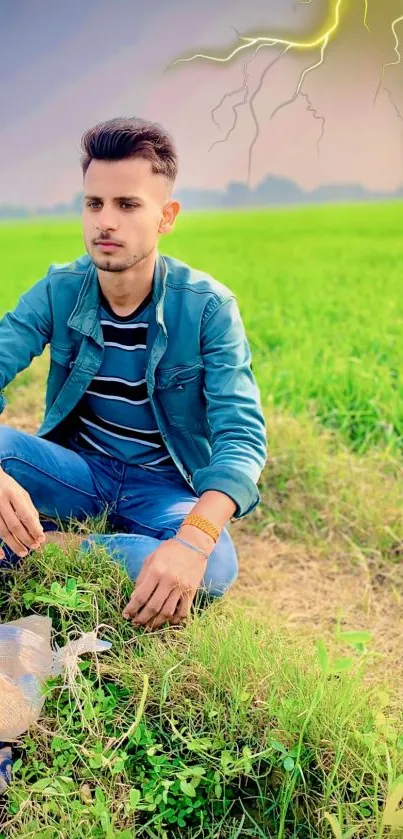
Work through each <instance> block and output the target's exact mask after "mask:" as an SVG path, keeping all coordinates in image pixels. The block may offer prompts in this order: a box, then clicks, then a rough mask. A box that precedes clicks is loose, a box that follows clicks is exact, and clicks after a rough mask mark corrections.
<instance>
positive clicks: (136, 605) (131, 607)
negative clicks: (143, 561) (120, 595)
mask: <svg viewBox="0 0 403 839" xmlns="http://www.w3.org/2000/svg"><path fill="white" fill-rule="evenodd" d="M158 582H159V577H157V575H156V573H155V572H153V571H150V572H149V574H148V575H147V577H146V579H145V580H143V582H142V583H141V584H140V585H137V583H136V588H135V589H134V591H133V594H132V596H131V598H130V600H129V602H128V604H127V606H125V608H124V610H123V612H122V614H123V617H124V618H134V617H135V616H136V615H137V612H138V611H139V610H140V609H142V608H143V606H144V605H145V604H146V603H147V602H148V600H149V599H150V597H151V596H152V594H153V593H154V591H155V589H156V587H157V585H158Z"/></svg>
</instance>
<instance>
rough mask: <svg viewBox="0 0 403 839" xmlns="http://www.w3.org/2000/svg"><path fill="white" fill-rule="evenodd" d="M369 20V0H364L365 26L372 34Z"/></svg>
mask: <svg viewBox="0 0 403 839" xmlns="http://www.w3.org/2000/svg"><path fill="white" fill-rule="evenodd" d="M367 19H368V0H364V26H365V29H367V30H368V32H370V31H371V30H370V28H369V26H368V23H367Z"/></svg>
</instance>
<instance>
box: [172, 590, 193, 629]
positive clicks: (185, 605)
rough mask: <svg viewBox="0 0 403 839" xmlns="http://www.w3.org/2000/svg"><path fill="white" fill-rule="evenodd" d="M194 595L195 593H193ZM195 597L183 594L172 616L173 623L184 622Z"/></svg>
mask: <svg viewBox="0 0 403 839" xmlns="http://www.w3.org/2000/svg"><path fill="white" fill-rule="evenodd" d="M193 597H194V595H193ZM193 597H192V596H191V595H190V594H183V595H182V597H181V599H180V601H179V603H178V607H177V609H176V610H175V612H174V614H173V616H172V624H173V625H175V624H178V623H182V622H183V621H184V620H185V619H186V618H187V616H188V614H189V611H190V607H191V604H192V600H193Z"/></svg>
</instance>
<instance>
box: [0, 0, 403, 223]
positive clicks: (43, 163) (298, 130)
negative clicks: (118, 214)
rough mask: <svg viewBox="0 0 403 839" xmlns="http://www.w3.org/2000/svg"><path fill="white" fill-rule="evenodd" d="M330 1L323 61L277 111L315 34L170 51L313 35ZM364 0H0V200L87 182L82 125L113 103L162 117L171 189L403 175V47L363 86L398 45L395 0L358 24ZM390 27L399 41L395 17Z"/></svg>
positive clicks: (56, 192)
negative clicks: (282, 43)
mask: <svg viewBox="0 0 403 839" xmlns="http://www.w3.org/2000/svg"><path fill="white" fill-rule="evenodd" d="M338 2H339V3H340V11H341V16H340V17H341V19H340V25H339V27H338V28H337V31H336V32H335V33H334V34H333V36H332V37H331V38H330V39H329V43H328V45H327V48H326V51H325V54H324V60H323V65H322V66H319V67H317V68H316V69H315V70H313V71H312V72H310V73H308V74H307V75H306V77H305V79H304V83H303V86H302V88H301V92H302V93H303V94H304V96H302V95H300V96H298V97H297V98H296V99H295V101H293V102H291V103H290V104H289V105H288V106H287V107H284V108H281V109H280V110H278V111H277V112H276V113H275V114H274V115H273V112H274V111H275V110H276V108H278V106H279V105H280V104H281V103H283V102H286V101H287V100H289V99H292V97H293V94H294V91H295V89H296V86H297V84H298V81H299V78H300V75H301V73H302V72H303V70H304V68H307V67H309V65H312V64H315V63H317V62H319V60H320V46H317V47H315V48H311V49H303V50H299V51H297V50H295V49H294V50H289V51H288V52H287V54H285V55H283V56H281V51H282V49H284V47H279V46H276V45H272V46H270V47H269V46H268V45H267V44H265V45H264V46H263V47H261V48H260V49H259V51H258V52H257V53H256V54H255V55H254V49H256V47H255V48H253V47H248V49H244V50H242V51H241V52H240V53H238V54H237V55H236V56H235V57H234V58H233V59H232V60H231V61H229V62H217V61H208V60H203V59H198V60H194V61H186V62H185V61H181V62H179V63H176V64H174V62H175V61H177V60H178V59H180V58H184V57H190V56H192V55H194V54H196V53H205V54H209V55H211V56H215V57H216V58H217V57H225V56H226V55H228V54H229V53H230V52H231V51H232V50H233V49H235V48H236V47H237V46H239V45H241V44H244V45H246V41H241V40H239V35H242V36H244V37H246V36H249V37H252V36H253V37H259V36H261V37H265V38H268V37H272V38H273V37H274V38H282V39H285V40H293V41H294V40H295V41H302V42H305V43H306V42H310V41H312V40H313V39H315V37H317V36H318V34H320V33H322V32H324V31H325V29H326V28H329V26H330V25H331V24H332V22H333V20H334V19H335V6H336V3H338ZM364 10H365V0H332V2H321V0H304V2H302V0H300V2H298V0H245V2H241V0H204V3H203V4H202V3H200V0H170V2H169V3H168V2H167V0H152V2H139V0H114V3H113V4H112V3H111V2H110V0H96V2H95V0H86V3H85V4H83V3H82V0H69V3H68V4H67V3H66V4H58V3H55V2H54V0H36V3H33V2H32V0H14V2H13V3H10V2H9V0H0V12H1V33H0V73H1V79H2V82H3V83H2V86H1V87H0V149H1V155H0V205H1V204H6V203H7V204H12V205H24V206H27V207H32V208H33V207H37V206H42V207H46V206H51V205H53V204H54V203H57V202H64V201H67V202H68V201H70V200H71V199H72V198H73V197H74V196H75V195H76V194H77V192H79V191H80V190H81V188H82V177H81V171H80V165H79V155H80V140H81V136H82V134H83V133H84V131H85V130H86V129H87V128H89V127H90V126H91V125H93V124H95V123H96V122H98V121H100V120H104V119H109V118H111V117H115V116H140V117H144V118H145V119H150V120H153V121H156V122H159V123H160V124H162V125H163V126H164V127H165V128H166V129H168V131H169V132H170V133H171V134H172V137H173V139H174V141H175V143H176V146H177V149H178V154H179V176H178V180H177V185H176V186H177V189H181V188H185V187H192V188H207V189H223V188H225V186H226V185H227V184H228V183H229V182H230V181H244V182H248V183H249V184H250V186H251V187H254V186H256V185H257V184H258V183H259V182H260V181H261V180H263V178H264V177H266V176H267V175H269V174H272V175H276V176H280V177H287V178H291V179H293V180H294V181H296V182H297V183H298V184H299V185H300V186H301V187H303V188H305V189H313V188H314V187H316V186H319V185H320V184H324V183H340V182H348V183H358V184H362V185H364V186H366V187H367V188H369V189H377V190H378V189H380V190H385V191H388V190H394V189H395V188H397V187H399V186H401V185H402V184H403V83H402V82H403V62H402V64H401V65H400V66H399V65H398V64H396V65H394V66H390V67H387V68H385V75H384V80H383V82H384V84H383V86H382V87H381V89H380V91H379V95H378V97H377V99H376V101H375V102H374V97H375V93H376V90H377V88H378V84H379V81H380V79H381V73H382V66H383V65H384V64H385V63H388V62H395V61H396V62H397V60H398V58H397V53H396V52H395V39H394V36H393V32H392V30H391V22H392V21H393V20H394V19H395V18H396V17H398V16H400V15H403V0H382V2H381V0H372V2H371V0H368V15H367V20H366V22H367V26H368V29H369V31H368V29H367V28H366V27H365V26H364ZM396 33H397V35H398V36H399V35H400V37H401V40H402V44H403V20H402V21H401V22H400V23H398V24H397V25H396ZM276 58H277V59H278V60H277V61H276V63H275V64H273V66H272V67H271V69H267V66H268V64H269V62H273V61H274V59H276ZM245 64H246V67H245ZM245 70H246V72H247V74H248V75H247V90H246V89H245V88H243V87H242V85H243V83H244V75H245ZM265 70H266V73H265V75H264V78H263V79H262V78H261V77H262V74H263V73H264V72H265ZM231 91H232V92H233V93H232V95H229V94H231ZM234 91H235V93H234ZM245 93H248V97H247V100H248V101H246V102H245V103H244V104H243V105H241V104H240V103H241V102H242V100H243V98H244V97H245ZM251 97H252V102H251V101H250V98H251ZM220 102H221V103H222V104H221V105H220ZM237 103H239V107H238V108H237V109H235V110H234V106H235V105H236V104H237ZM251 105H252V108H251ZM218 106H219V107H218ZM212 112H213V114H212ZM235 115H236V125H235V128H234V130H233V131H230V129H231V126H232V125H233V122H234V117H235ZM213 117H214V119H213ZM322 118H323V120H322ZM256 124H257V125H258V136H257V138H256V140H255V141H254V137H255V134H256ZM323 126H324V134H323V137H322V139H321V141H320V143H319V147H318V140H319V137H320V135H321V132H322V127H323ZM229 132H230V134H229V136H228V139H227V140H225V138H226V135H227V134H228V133H229ZM252 143H253V152H252V156H251V158H250V146H251V144H252Z"/></svg>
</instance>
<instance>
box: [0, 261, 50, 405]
mask: <svg viewBox="0 0 403 839" xmlns="http://www.w3.org/2000/svg"><path fill="white" fill-rule="evenodd" d="M48 289H49V281H48V277H47V276H46V277H44V278H43V279H41V280H39V281H38V282H37V283H35V285H34V286H32V288H30V289H29V291H27V292H26V293H25V294H23V295H22V297H20V299H19V301H18V303H17V306H16V308H15V309H14V310H13V311H11V312H7V314H6V315H4V317H3V318H2V319H1V320H0V413H2V411H3V410H4V407H5V405H6V399H5V397H4V395H3V394H2V393H1V391H3V390H4V388H5V387H6V386H7V385H8V384H10V383H11V382H12V381H13V379H14V378H15V377H16V375H17V373H20V372H21V370H25V368H26V367H28V366H29V365H30V363H31V361H32V359H33V358H34V356H37V355H40V354H41V353H42V352H43V350H44V348H45V346H46V344H47V343H48V342H49V341H50V338H51V334H52V313H51V306H50V300H49V296H48Z"/></svg>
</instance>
